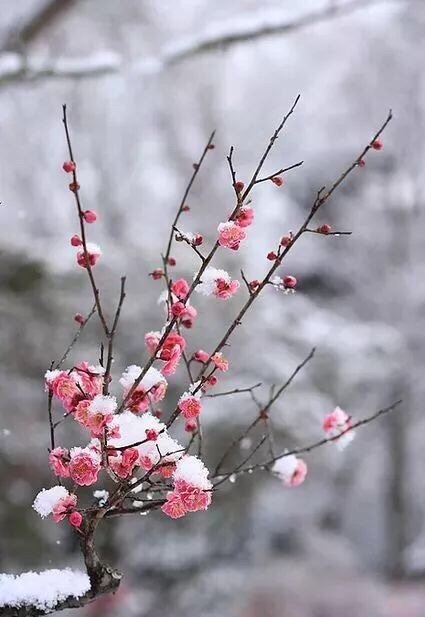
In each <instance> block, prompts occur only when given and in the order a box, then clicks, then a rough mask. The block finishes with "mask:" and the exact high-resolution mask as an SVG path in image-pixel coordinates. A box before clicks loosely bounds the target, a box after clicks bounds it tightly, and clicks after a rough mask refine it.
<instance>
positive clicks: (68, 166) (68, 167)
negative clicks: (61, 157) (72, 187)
mask: <svg viewBox="0 0 425 617" xmlns="http://www.w3.org/2000/svg"><path fill="white" fill-rule="evenodd" d="M76 167H77V166H76V164H75V163H74V161H65V163H64V164H63V165H62V169H63V170H64V171H66V173H67V174H70V173H72V172H73V171H75V169H76Z"/></svg>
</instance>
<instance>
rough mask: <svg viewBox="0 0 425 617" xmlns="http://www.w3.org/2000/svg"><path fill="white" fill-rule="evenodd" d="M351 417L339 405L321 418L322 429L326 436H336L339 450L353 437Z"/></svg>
mask: <svg viewBox="0 0 425 617" xmlns="http://www.w3.org/2000/svg"><path fill="white" fill-rule="evenodd" d="M352 425H353V423H352V420H351V417H350V416H349V415H348V414H347V413H346V412H345V411H344V410H343V409H341V408H340V407H335V409H334V410H333V411H332V412H331V413H329V414H327V416H325V418H324V420H323V424H322V427H323V430H324V431H325V433H326V436H327V437H328V438H333V437H338V436H340V437H339V438H338V439H336V445H337V448H338V449H339V450H343V449H344V448H346V447H347V446H348V445H349V444H350V443H351V442H352V441H353V439H354V437H355V432H354V431H353V430H351V427H352Z"/></svg>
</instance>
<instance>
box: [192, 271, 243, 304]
mask: <svg viewBox="0 0 425 617" xmlns="http://www.w3.org/2000/svg"><path fill="white" fill-rule="evenodd" d="M239 287H240V283H239V281H236V280H232V279H231V278H230V275H229V273H228V272H226V271H225V270H217V268H207V269H206V270H205V272H204V273H203V274H202V279H201V282H200V283H199V284H198V285H197V286H196V287H195V290H196V291H197V292H198V293H200V294H202V295H204V296H211V295H213V296H216V298H220V299H222V300H227V299H228V298H231V297H232V296H233V295H234V294H235V293H236V292H237V291H238V289H239Z"/></svg>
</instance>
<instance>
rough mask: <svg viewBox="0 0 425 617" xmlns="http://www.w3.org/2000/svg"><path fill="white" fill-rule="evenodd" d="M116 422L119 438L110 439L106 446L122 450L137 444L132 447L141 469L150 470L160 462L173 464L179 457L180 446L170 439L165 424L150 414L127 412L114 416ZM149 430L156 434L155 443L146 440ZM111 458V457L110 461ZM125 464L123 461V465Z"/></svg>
mask: <svg viewBox="0 0 425 617" xmlns="http://www.w3.org/2000/svg"><path fill="white" fill-rule="evenodd" d="M116 422H117V425H118V428H119V437H115V438H114V437H112V438H110V439H109V440H108V446H109V447H110V448H111V450H112V448H122V447H127V446H131V445H132V444H135V443H138V444H139V445H137V446H134V449H135V450H137V452H138V461H137V464H138V465H140V466H142V467H143V468H145V469H151V468H152V467H153V466H154V465H157V464H158V463H160V462H163V463H173V462H175V461H176V460H178V458H180V457H181V451H182V446H181V445H180V444H179V443H177V441H175V440H174V439H172V438H171V437H170V435H169V434H168V432H167V430H166V426H165V424H163V423H162V422H160V421H159V420H158V418H156V417H155V416H154V415H152V414H151V413H150V412H146V413H144V414H143V415H141V416H136V415H134V414H133V413H131V411H128V410H127V411H124V413H122V414H119V415H118V416H116ZM149 430H154V431H155V432H156V434H157V439H156V441H151V440H149V439H148V438H147V431H149ZM139 442H140V443H139ZM129 449H130V448H129ZM124 452H127V450H124ZM113 458H114V457H111V458H110V461H112V460H113ZM127 462H128V461H125V463H127Z"/></svg>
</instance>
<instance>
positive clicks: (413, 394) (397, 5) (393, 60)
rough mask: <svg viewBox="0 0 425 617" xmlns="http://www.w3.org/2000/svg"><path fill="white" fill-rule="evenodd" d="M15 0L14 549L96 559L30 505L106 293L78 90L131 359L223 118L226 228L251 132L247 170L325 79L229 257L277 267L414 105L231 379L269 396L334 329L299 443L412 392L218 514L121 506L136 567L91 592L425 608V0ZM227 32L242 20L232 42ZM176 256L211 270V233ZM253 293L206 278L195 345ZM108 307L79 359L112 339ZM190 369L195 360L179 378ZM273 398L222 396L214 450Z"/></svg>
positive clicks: (206, 215)
mask: <svg viewBox="0 0 425 617" xmlns="http://www.w3.org/2000/svg"><path fill="white" fill-rule="evenodd" d="M0 9H1V10H0V15H1V17H0V127H1V133H0V135H1V138H0V200H1V201H2V204H3V205H2V206H1V207H0V250H1V259H0V289H1V295H0V324H1V325H0V358H1V365H2V371H1V375H0V388H1V414H0V463H1V475H0V491H1V496H2V497H1V500H0V528H1V539H0V571H17V572H18V571H21V570H24V569H28V568H45V567H55V566H59V567H62V566H63V565H67V564H69V565H76V564H78V563H79V556H78V550H77V546H76V544H75V540H74V539H73V537H72V534H71V533H70V532H69V531H68V530H67V529H66V526H56V525H54V524H53V523H52V522H50V521H47V522H46V521H44V522H43V521H40V520H39V518H38V517H37V515H36V514H35V513H34V512H33V511H32V510H31V508H30V503H31V502H32V499H33V497H34V495H35V493H36V492H37V491H38V490H39V489H40V488H41V487H42V486H47V485H48V484H49V483H50V482H51V479H50V475H49V471H48V469H47V466H46V454H47V447H48V431H47V425H46V405H45V395H44V393H43V388H42V375H43V373H44V371H45V370H46V368H48V366H49V365H50V363H51V361H52V360H54V359H56V358H58V357H59V356H60V355H61V354H62V352H63V351H64V349H65V347H66V346H67V344H68V342H69V340H70V336H71V335H72V332H73V330H74V324H73V320H72V316H73V315H74V313H75V312H76V311H81V312H83V313H86V312H87V311H88V309H89V307H90V305H91V298H90V295H89V289H88V284H87V280H86V277H85V276H84V273H83V272H82V271H79V270H77V268H76V266H75V264H74V252H75V251H74V249H72V248H71V247H70V246H69V237H70V236H71V235H72V234H73V233H75V232H76V231H77V229H76V218H75V211H74V205H73V201H72V196H71V195H70V193H69V191H68V190H67V181H68V178H67V177H65V175H64V174H63V172H62V171H61V169H60V167H61V163H62V161H63V160H64V159H65V158H66V149H65V143H64V137H63V131H62V126H61V104H62V103H63V102H66V103H67V104H68V110H69V117H70V123H71V128H72V132H73V141H74V148H75V151H76V158H77V160H78V164H79V177H80V181H81V184H82V197H83V200H84V205H85V207H86V208H92V209H96V210H97V211H98V212H99V214H100V217H99V219H100V220H99V222H98V223H97V224H96V225H95V226H92V227H90V228H89V232H90V239H91V240H93V241H94V242H97V243H99V244H100V245H101V247H102V249H103V251H104V257H103V258H102V260H101V262H100V264H99V265H98V266H97V269H96V272H97V275H98V280H99V283H100V285H101V288H102V294H103V297H104V298H105V301H106V304H107V306H108V307H109V308H111V307H112V306H113V303H115V301H116V298H117V293H118V288H119V277H120V275H121V274H123V273H125V274H127V276H128V298H127V301H126V304H125V309H124V312H123V318H122V322H121V328H120V336H119V338H118V344H117V349H116V361H115V369H116V371H117V372H118V371H120V370H121V369H122V368H124V367H125V366H126V365H127V364H128V363H133V362H136V363H139V364H140V363H142V361H143V358H144V357H145V351H144V345H143V335H144V333H145V332H146V331H148V330H151V329H157V328H158V327H159V326H160V322H159V317H158V309H157V304H156V299H157V296H158V293H159V289H160V286H161V284H160V283H157V282H154V281H152V280H151V279H150V278H149V277H148V276H147V273H148V272H150V271H151V270H152V269H153V268H155V267H157V266H159V265H160V260H159V254H160V252H161V250H163V247H164V239H165V233H166V232H167V226H168V225H169V223H170V221H171V218H172V216H173V212H174V210H175V208H176V206H177V204H178V201H179V199H180V195H181V192H182V190H183V188H184V186H185V183H186V182H187V178H188V177H189V175H190V173H191V166H192V162H193V161H194V160H196V159H197V158H198V156H199V154H200V152H201V151H202V148H203V146H204V144H205V143H206V140H207V138H208V136H209V134H210V133H211V131H212V130H213V129H217V137H216V140H215V143H216V149H215V150H214V151H213V152H211V154H209V156H208V160H207V163H206V165H205V168H203V169H202V171H201V173H200V177H199V181H198V182H197V184H196V186H195V188H194V190H193V193H192V195H191V197H190V199H189V204H190V206H191V212H190V213H189V214H188V215H186V216H187V223H185V229H187V230H189V229H190V230H191V231H197V232H198V231H199V232H201V233H203V234H204V236H205V237H206V239H207V241H208V242H211V241H212V240H213V239H214V234H215V229H216V226H217V224H218V223H219V222H220V221H221V220H223V218H224V216H225V214H226V213H228V212H229V209H230V208H231V207H232V204H233V198H232V190H231V186H230V182H229V174H228V169H227V165H226V160H225V157H226V154H227V152H228V149H229V147H230V145H231V144H233V145H234V146H235V148H236V158H235V162H236V167H237V170H238V177H239V178H240V179H247V178H248V176H249V174H250V173H251V172H252V169H253V167H254V166H255V164H256V163H257V161H258V158H259V155H260V153H261V152H262V150H263V149H264V146H265V144H266V143H267V141H268V139H269V136H270V135H271V133H272V131H273V129H274V128H275V126H276V125H277V124H278V123H279V121H280V119H281V117H282V115H283V114H284V113H285V112H286V111H287V110H288V109H289V107H290V105H291V103H292V101H293V99H294V98H295V96H296V94H297V93H301V95H302V100H301V103H300V105H299V107H298V108H297V111H296V114H295V116H294V117H293V118H292V119H291V121H290V123H289V124H288V128H287V130H286V131H285V134H284V136H283V137H282V138H281V139H280V140H279V142H278V145H277V147H276V148H275V149H274V151H273V153H272V155H271V157H270V161H269V163H268V167H267V170H266V171H268V172H272V171H274V170H275V169H278V168H280V167H284V166H286V165H289V164H291V163H294V162H296V161H298V160H300V159H303V160H304V161H305V163H304V166H303V167H302V168H300V169H298V170H296V171H294V172H292V173H291V174H288V176H287V184H286V186H285V188H282V189H277V188H276V187H275V186H274V185H273V184H271V183H270V185H269V184H264V185H261V186H260V187H258V189H257V190H256V191H255V195H254V206H255V208H256V220H255V224H254V226H253V227H252V228H251V229H250V234H249V240H248V241H247V242H246V244H244V245H243V246H242V248H241V250H240V251H239V252H238V253H237V254H230V252H229V251H227V252H226V251H222V252H221V253H220V255H219V257H217V260H216V265H218V267H225V268H227V269H228V270H229V271H230V272H231V273H232V274H234V275H236V276H237V275H238V273H239V269H240V267H241V266H242V267H243V268H244V270H245V272H246V273H247V276H248V278H249V279H253V278H257V277H258V278H259V277H260V276H261V275H262V273H263V272H264V271H265V268H266V267H267V264H268V262H267V261H266V259H265V255H266V254H267V252H268V251H269V250H271V249H272V248H274V246H275V242H276V240H277V239H278V238H279V237H280V236H281V235H282V234H283V233H286V232H287V231H288V229H295V228H296V226H297V225H298V224H299V223H300V222H301V220H302V217H303V215H304V214H305V213H306V212H307V210H308V208H309V207H310V206H311V203H312V199H313V198H314V195H315V193H316V191H317V190H318V188H320V187H321V186H322V185H323V184H326V183H328V182H329V181H332V180H333V179H335V178H336V177H337V175H338V174H339V173H340V171H341V170H342V169H343V168H344V166H346V165H348V164H349V163H350V162H351V161H352V160H353V158H354V157H355V156H357V155H358V153H359V152H360V149H361V148H362V147H363V145H364V144H365V143H367V141H368V140H369V138H370V137H371V136H372V135H373V133H374V131H375V129H376V128H377V127H378V126H379V125H380V124H381V123H382V121H383V120H384V119H385V116H386V114H387V111H388V108H389V107H392V108H393V110H394V114H395V119H394V121H393V123H392V125H391V126H390V128H389V129H388V131H387V132H386V133H385V135H384V141H385V148H384V150H383V152H382V153H372V155H370V156H369V157H368V160H367V166H366V168H364V169H362V170H357V171H356V172H355V173H353V175H352V176H351V178H350V179H349V181H348V182H347V183H346V184H345V185H344V186H343V188H342V189H341V190H340V191H339V192H338V193H337V194H336V195H335V196H334V198H333V199H332V201H331V202H330V203H329V205H328V206H327V208H326V211H325V212H324V213H323V214H322V215H321V217H320V219H319V220H318V221H317V222H318V223H322V222H328V223H330V224H332V226H333V227H335V228H339V229H349V230H352V231H353V235H352V236H351V237H340V238H335V237H328V238H325V237H320V236H313V235H311V236H308V237H305V238H304V239H303V240H302V242H300V243H299V244H298V245H297V247H296V249H295V250H294V252H293V253H291V255H290V259H289V260H288V263H287V267H286V268H285V273H289V272H290V273H291V274H295V275H296V276H297V277H298V279H299V281H300V285H299V291H298V293H296V294H295V295H293V296H284V295H279V294H277V293H274V292H273V291H272V290H271V291H270V292H268V293H266V294H265V297H264V298H263V300H262V301H260V302H258V304H257V306H256V308H254V310H253V312H252V313H251V315H250V316H249V317H248V319H247V320H246V322H245V323H244V325H243V326H242V328H240V329H239V331H238V332H237V334H236V335H235V336H234V337H233V340H232V346H231V348H229V350H228V356H229V359H230V360H231V362H232V371H231V372H230V373H229V374H228V376H227V377H226V380H223V382H222V383H221V387H222V388H223V389H227V388H229V387H236V386H242V385H252V384H253V383H255V382H257V381H262V382H263V384H264V391H263V396H264V397H266V396H267V392H268V387H270V385H272V384H279V383H282V382H283V381H284V380H285V378H286V377H287V376H288V374H289V373H290V372H291V371H292V370H293V369H294V367H295V366H296V365H297V364H298V363H299V362H300V361H301V360H302V359H303V358H304V357H305V356H306V355H307V353H308V351H309V350H310V348H311V347H312V346H313V345H316V346H317V347H318V351H317V354H316V357H315V359H314V360H313V362H312V363H311V364H310V365H309V366H308V367H307V368H306V369H305V371H304V372H303V373H302V374H301V375H300V376H299V378H298V379H297V381H296V382H295V383H294V384H293V386H292V387H291V389H290V390H288V392H287V394H286V395H285V397H284V398H283V399H282V401H281V402H280V404H279V405H278V406H277V407H276V408H275V410H274V415H273V417H274V420H273V422H274V427H275V430H276V433H277V439H278V441H279V444H280V445H281V447H283V446H285V445H291V444H304V443H306V442H309V441H310V440H314V439H315V438H317V437H318V436H319V434H320V419H321V417H322V416H323V415H324V414H325V413H326V412H328V411H329V410H330V409H332V408H333V407H334V406H335V405H336V404H339V405H341V406H342V407H343V408H345V409H347V410H348V411H349V412H351V413H352V414H353V415H354V416H355V417H362V416H365V415H367V414H369V413H372V412H374V411H375V410H377V409H378V408H379V407H382V406H385V405H387V404H389V403H391V402H393V401H394V400H396V399H398V398H402V399H403V401H404V402H403V406H402V410H401V411H400V412H399V413H396V414H394V415H392V416H391V417H387V418H386V419H385V420H382V421H380V422H379V423H377V424H376V425H373V426H370V427H368V428H366V429H364V430H362V431H361V433H360V432H359V435H358V439H357V440H356V441H355V442H354V443H353V445H352V447H350V448H349V449H348V450H347V451H346V452H344V454H343V455H341V454H339V453H338V452H336V451H335V449H334V448H332V447H329V448H326V449H322V450H319V451H317V452H315V453H314V455H311V456H310V457H308V459H307V460H308V463H309V466H310V474H309V477H308V481H307V482H306V483H305V484H304V485H303V487H302V488H300V489H297V490H293V491H288V490H284V489H283V488H281V486H280V484H279V482H278V481H277V480H274V479H271V478H268V477H265V476H262V475H257V476H255V477H252V476H250V477H248V478H246V479H243V480H239V481H238V482H237V483H236V484H235V485H233V486H231V487H229V488H227V489H226V490H224V491H223V492H222V494H221V495H219V496H218V497H217V498H216V500H215V503H214V505H213V507H212V508H211V509H210V511H209V512H208V513H207V514H196V515H191V516H190V517H188V518H187V520H182V521H176V522H172V521H170V520H168V519H167V520H164V517H163V516H161V515H160V514H157V513H153V514H151V515H149V516H147V517H143V518H141V517H138V518H137V520H135V519H130V518H128V519H126V520H122V521H119V522H118V521H116V520H111V521H110V522H109V523H108V525H107V530H106V532H105V534H104V536H103V538H101V539H100V540H101V544H102V545H103V552H104V554H105V555H106V556H107V557H108V558H109V559H110V560H112V561H113V562H114V563H116V564H117V565H118V566H119V567H120V569H121V570H122V571H123V572H124V573H125V574H126V577H125V583H124V586H123V589H122V590H121V591H120V594H119V596H118V598H117V599H115V600H110V599H109V600H108V599H106V600H102V601H99V602H98V603H96V604H94V605H93V606H91V607H87V608H86V609H84V610H83V611H81V610H80V611H76V613H75V614H78V616H79V617H80V615H84V616H85V617H89V616H96V615H105V616H115V615H116V616H117V617H118V616H121V615H123V614H124V611H126V614H128V615H129V616H134V617H144V616H148V615H149V617H157V616H158V617H159V616H162V615H165V614H167V615H172V617H180V616H183V615H185V616H186V615H197V616H198V617H219V616H220V617H258V616H260V615H261V616H262V617H339V616H340V615H341V614H342V613H344V615H345V616H346V617H351V616H353V617H354V616H358V615H373V616H378V617H380V616H397V617H419V616H423V602H424V591H423V588H421V587H422V586H421V583H420V581H421V578H420V577H421V576H422V575H423V574H425V528H424V527H423V520H424V510H425V498H424V491H423V470H424V465H425V454H424V452H425V450H424V442H425V437H424V430H423V429H424V419H423V399H424V389H425V385H424V383H425V382H424V380H423V349H424V343H425V341H424V339H425V329H424V327H423V319H424V315H425V285H424V282H423V280H424V273H425V256H424V248H423V246H424V245H423V235H424V216H425V214H424V207H423V206H424V198H423V190H422V182H421V174H422V169H423V165H424V158H425V148H424V143H425V139H424V138H425V124H424V123H425V117H424V111H425V107H424V103H425V87H424V85H425V80H424V73H423V58H424V54H425V2H424V0H417V1H415V0H398V1H397V0H393V1H391V0H387V1H386V0H382V1H376V0H375V1H373V0H369V1H362V0H357V1H354V2H352V1H350V2H348V3H347V2H344V1H342V0H341V1H339V2H338V1H337V0H334V1H333V2H329V1H327V0H326V1H325V0H323V1H322V0H299V1H298V2H294V1H290V0H261V1H260V2H259V1H258V0H233V1H232V2H228V1H226V0H214V1H212V0H184V1H183V0H181V1H180V2H175V1H174V2H171V1H170V0H120V1H117V0H56V1H51V0H50V1H43V0H19V2H14V3H11V2H10V1H9V0H0ZM330 9H332V10H333V11H334V12H331V11H330ZM323 11H325V13H323ZM285 24H286V25H288V24H289V27H286V26H285ZM270 30H272V31H274V33H270ZM235 34H236V35H237V36H234V35H235ZM217 38H223V39H226V40H227V45H219V46H216V45H214V44H211V42H212V41H216V40H217ZM237 38H241V39H243V40H241V41H239V42H238V41H236V40H235V39H237ZM203 42H204V43H205V44H203ZM174 256H175V257H176V258H177V261H178V266H177V269H176V271H177V272H178V274H180V275H183V276H187V277H190V276H191V272H192V271H193V268H194V267H195V264H196V262H194V260H193V255H192V254H191V252H190V251H189V249H188V248H187V247H185V246H181V245H178V247H177V250H176V251H175V252H174ZM240 302H242V294H241V296H240V297H238V296H236V297H235V298H234V299H233V300H232V301H231V302H229V303H228V304H226V305H224V306H223V305H222V304H219V303H211V302H208V301H205V302H203V301H201V300H199V299H198V298H197V299H196V301H195V304H196V305H197V307H198V308H200V309H201V308H202V307H203V310H202V312H201V316H200V318H199V321H198V322H197V324H196V327H195V329H194V330H192V331H191V332H190V333H189V335H188V339H189V348H190V349H194V348H197V347H203V348H206V349H211V348H212V347H213V346H214V344H215V343H216V342H217V341H218V340H219V335H220V329H223V327H224V326H225V325H226V324H228V323H230V321H231V320H232V317H233V316H234V315H235V314H236V311H237V308H238V306H239V304H240ZM94 322H95V320H93V323H92V324H91V325H90V326H89V327H88V329H87V331H86V332H85V333H84V336H83V337H82V341H81V344H80V345H79V347H77V348H76V350H75V352H74V355H73V358H72V359H73V360H77V359H78V360H82V359H87V360H89V361H92V362H95V361H96V360H97V357H98V340H99V338H98V335H99V330H98V329H97V325H96V324H95V323H94ZM184 384H185V374H184V371H183V369H182V370H181V371H180V372H179V373H178V376H177V379H176V380H175V382H174V385H173V388H172V390H171V395H170V397H169V399H170V400H171V402H173V401H174V400H175V397H176V396H177V393H178V391H179V388H183V387H184ZM259 396H260V397H261V394H259ZM254 413H255V408H254V407H253V405H252V403H251V402H250V400H249V398H248V397H243V396H239V397H236V398H232V399H231V398H229V397H226V398H223V399H211V400H210V402H209V403H208V407H207V409H206V411H205V417H206V425H207V427H208V437H207V442H206V449H207V458H208V461H211V462H213V461H216V460H217V454H218V452H219V451H220V448H222V444H223V443H227V442H228V441H229V439H230V438H231V435H232V434H233V433H234V432H235V431H237V428H238V427H241V426H242V425H244V424H246V423H247V418H249V419H251V418H252V417H253V414H254ZM59 440H60V433H59ZM418 580H419V583H418Z"/></svg>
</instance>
